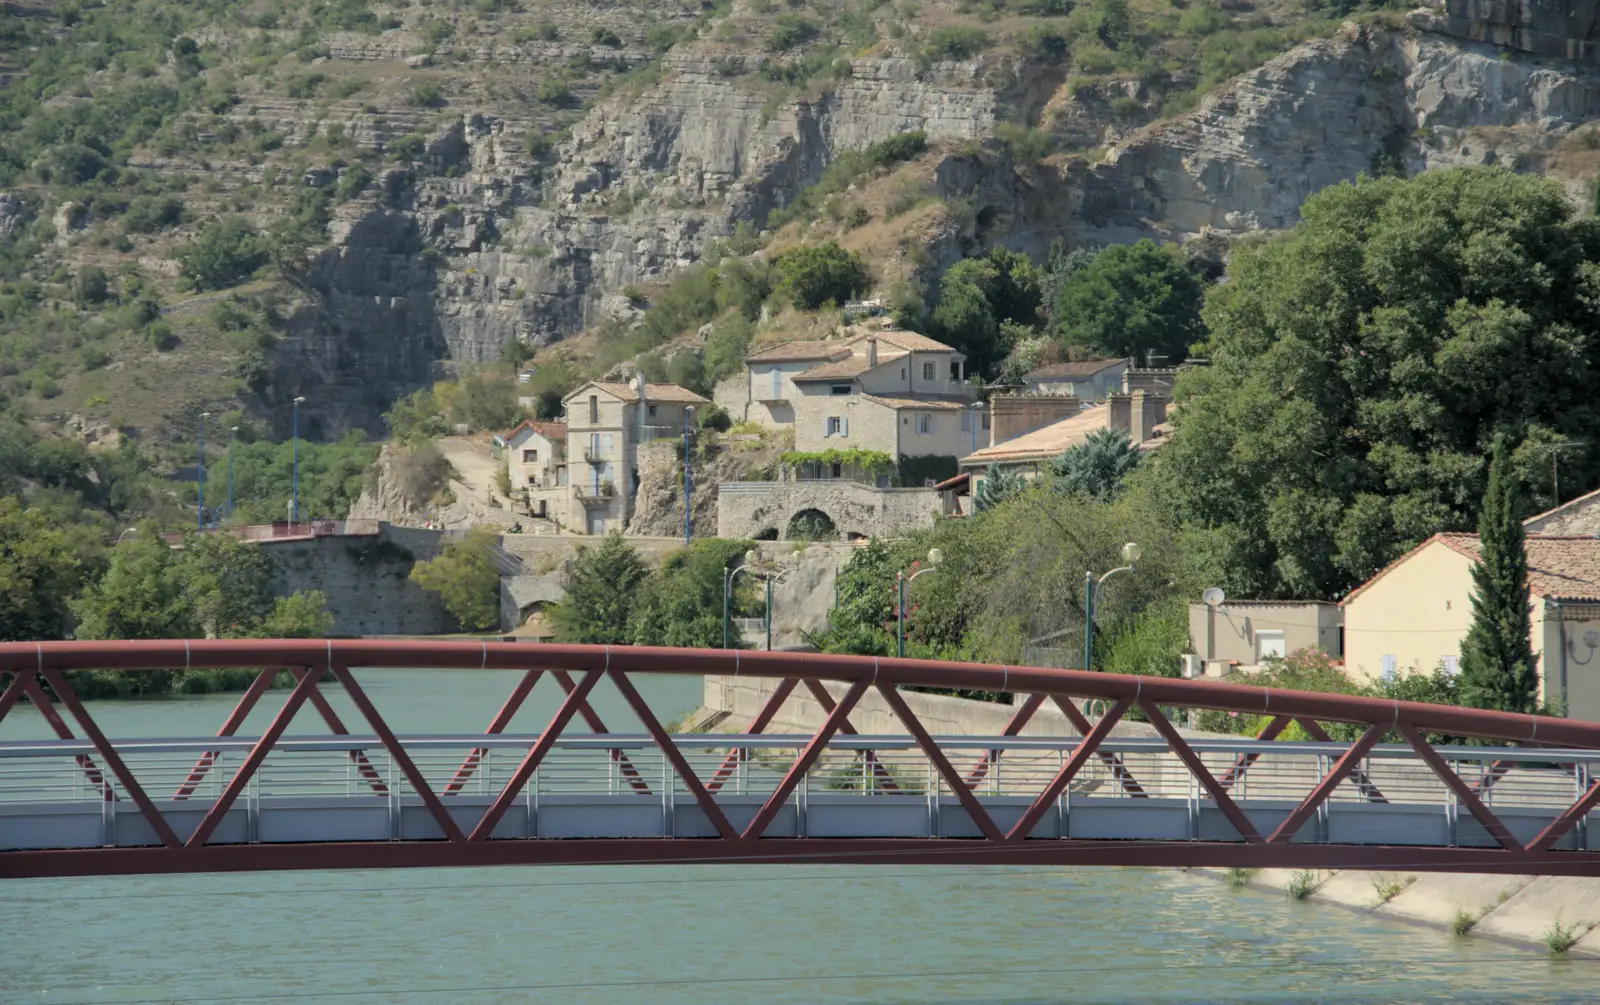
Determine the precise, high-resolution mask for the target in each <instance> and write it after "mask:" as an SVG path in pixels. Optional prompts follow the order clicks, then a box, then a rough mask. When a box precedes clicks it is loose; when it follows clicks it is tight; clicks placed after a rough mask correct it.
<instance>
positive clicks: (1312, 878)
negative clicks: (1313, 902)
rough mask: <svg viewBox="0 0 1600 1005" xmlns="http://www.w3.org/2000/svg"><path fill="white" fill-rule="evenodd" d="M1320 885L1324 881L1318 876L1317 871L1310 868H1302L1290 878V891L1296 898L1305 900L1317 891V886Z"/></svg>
mask: <svg viewBox="0 0 1600 1005" xmlns="http://www.w3.org/2000/svg"><path fill="white" fill-rule="evenodd" d="M1320 886H1322V881H1321V880H1319V879H1318V878H1317V874H1316V873H1315V872H1312V871H1311V870H1310V869H1301V870H1300V871H1299V872H1296V873H1295V874H1294V875H1293V876H1291V877H1290V878H1289V886H1288V893H1289V896H1290V897H1293V898H1294V899H1295V900H1305V899H1306V898H1307V897H1309V896H1311V895H1312V894H1313V893H1316V892H1317V888H1318V887H1320Z"/></svg>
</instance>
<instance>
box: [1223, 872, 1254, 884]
mask: <svg viewBox="0 0 1600 1005" xmlns="http://www.w3.org/2000/svg"><path fill="white" fill-rule="evenodd" d="M1254 875H1255V870H1254V869H1229V870H1228V885H1229V886H1232V887H1244V886H1249V885H1250V877H1252V876H1254Z"/></svg>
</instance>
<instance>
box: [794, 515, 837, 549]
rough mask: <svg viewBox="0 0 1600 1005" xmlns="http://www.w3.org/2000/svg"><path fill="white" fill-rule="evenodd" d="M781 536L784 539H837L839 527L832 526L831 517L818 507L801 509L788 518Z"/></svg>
mask: <svg viewBox="0 0 1600 1005" xmlns="http://www.w3.org/2000/svg"><path fill="white" fill-rule="evenodd" d="M783 538H784V540H786V541H837V540H838V539H839V528H837V527H835V526H834V524H833V518H832V517H830V516H828V514H826V513H824V512H822V511H821V510H820V509H803V510H801V511H800V512H798V513H796V514H795V515H794V516H792V517H790V518H789V527H788V530H787V531H786V532H785V533H784V535H783Z"/></svg>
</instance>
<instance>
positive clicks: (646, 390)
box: [561, 377, 710, 534]
mask: <svg viewBox="0 0 1600 1005" xmlns="http://www.w3.org/2000/svg"><path fill="white" fill-rule="evenodd" d="M562 402H563V403H564V404H565V406H566V410H567V422H566V429H567V450H566V456H567V466H568V476H567V481H568V486H567V488H568V491H567V494H566V503H565V508H566V518H565V519H564V520H562V521H561V522H562V523H564V524H566V525H567V526H568V527H573V528H582V531H583V532H584V533H587V534H608V533H610V532H611V531H613V530H616V531H620V530H622V529H623V527H624V526H626V524H627V522H628V518H629V517H631V516H632V515H633V506H634V499H635V497H636V495H637V493H638V488H639V448H640V447H641V446H642V445H644V444H646V443H650V442H652V441H655V440H663V439H677V438H680V437H682V436H683V434H684V430H685V429H686V428H692V427H693V426H694V423H695V421H696V410H697V409H699V408H703V407H704V406H706V405H708V404H710V401H709V400H707V399H706V398H703V397H701V396H700V395H698V394H695V393H694V392H693V391H690V390H688V389H687V388H683V387H679V386H677V385H676V384H650V383H647V382H646V381H645V380H644V378H642V377H635V378H634V379H633V380H632V381H630V382H628V383H626V384H620V383H614V382H611V381H600V380H591V381H589V382H588V383H587V384H584V385H582V386H580V387H578V388H576V389H574V390H573V391H571V392H570V393H568V395H567V396H566V397H565V398H563V399H562Z"/></svg>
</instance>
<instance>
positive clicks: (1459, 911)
mask: <svg viewBox="0 0 1600 1005" xmlns="http://www.w3.org/2000/svg"><path fill="white" fill-rule="evenodd" d="M1477 923H1478V916H1477V915H1476V914H1473V913H1472V912H1471V911H1469V910H1467V909H1466V908H1464V907H1458V908H1456V913H1455V914H1453V915H1451V917H1450V934H1451V935H1466V934H1467V933H1468V932H1470V931H1472V926H1473V925H1476V924H1477Z"/></svg>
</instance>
